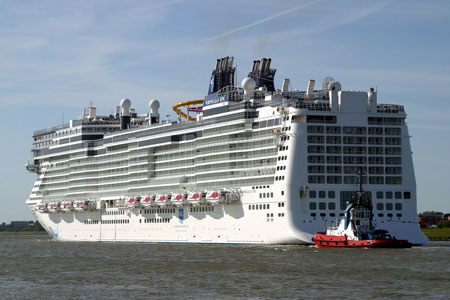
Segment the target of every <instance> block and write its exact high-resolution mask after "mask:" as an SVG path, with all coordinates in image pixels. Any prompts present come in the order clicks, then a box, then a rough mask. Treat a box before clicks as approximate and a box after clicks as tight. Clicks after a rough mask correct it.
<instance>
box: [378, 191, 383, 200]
mask: <svg viewBox="0 0 450 300" xmlns="http://www.w3.org/2000/svg"><path fill="white" fill-rule="evenodd" d="M377 199H383V192H380V191H379V192H377Z"/></svg>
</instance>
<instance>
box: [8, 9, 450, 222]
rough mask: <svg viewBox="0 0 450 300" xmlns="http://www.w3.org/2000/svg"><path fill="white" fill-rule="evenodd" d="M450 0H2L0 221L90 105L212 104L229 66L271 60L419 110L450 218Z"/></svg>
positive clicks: (426, 178) (433, 204)
mask: <svg viewBox="0 0 450 300" xmlns="http://www.w3.org/2000/svg"><path fill="white" fill-rule="evenodd" d="M449 36H450V2H448V1H332V0H321V1H313V0H305V1H303V0H296V1H294V0H278V1H265V0H258V1H237V0H228V1H217V2H216V1H211V0H209V1H207V0H197V1H196V0H191V1H189V0H174V1H163V0H158V1H132V0H126V1H119V0H104V1H90V0H84V1H83V0H80V1H56V0H54V1H49V0H40V1H17V0H0V70H1V72H0V128H1V130H0V138H1V141H2V147H1V148H0V151H1V156H0V157H1V159H2V168H0V175H1V180H0V192H1V195H2V196H1V198H0V204H1V207H2V209H1V210H0V222H9V221H11V220H24V219H31V218H32V216H31V214H30V213H29V212H28V210H27V208H26V206H25V203H24V201H25V199H26V198H27V196H28V194H29V192H30V191H31V187H32V185H33V182H34V179H35V176H34V175H33V174H28V173H26V171H25V169H24V164H25V163H26V162H27V160H29V159H30V157H31V156H30V147H31V143H32V140H31V136H32V133H33V130H37V129H42V128H45V127H50V126H53V125H56V124H60V123H61V122H62V120H63V119H64V120H66V121H67V120H69V119H72V118H76V117H77V116H78V115H79V114H80V113H81V111H82V108H83V107H85V106H87V105H88V104H89V102H90V101H93V102H94V106H96V107H97V111H98V112H99V113H105V114H107V113H111V112H112V111H113V108H114V106H116V105H118V103H119V101H120V99H122V98H125V97H127V98H129V99H131V100H132V102H133V106H134V107H136V108H137V110H138V111H140V112H142V113H144V112H146V111H147V110H148V108H147V104H148V100H149V99H153V98H156V99H159V100H160V101H161V112H162V114H164V115H165V114H172V115H173V113H172V111H171V106H172V105H173V104H174V103H176V102H178V101H180V100H189V99H199V98H202V97H203V96H204V95H205V93H206V91H207V87H208V82H209V76H210V73H211V70H212V69H213V67H214V64H215V60H216V59H217V58H220V57H223V56H234V57H235V63H236V64H237V68H238V81H240V80H242V78H244V77H245V76H246V74H247V73H248V71H249V70H250V68H251V63H252V61H253V60H254V59H260V58H262V57H271V58H272V66H273V67H274V68H277V69H278V71H277V76H276V86H277V87H280V85H281V81H282V79H283V78H290V79H291V81H292V87H293V88H298V89H302V90H304V89H305V88H306V85H307V81H308V79H316V81H318V82H321V81H322V79H323V78H324V77H325V76H327V75H331V76H333V77H334V78H335V79H337V80H339V81H340V82H341V84H342V86H343V88H344V89H355V90H368V89H369V88H370V87H372V86H374V87H377V89H378V100H379V102H384V103H398V104H403V105H405V106H406V109H407V113H408V119H407V120H408V124H409V128H410V134H411V136H412V138H411V142H412V148H413V158H414V164H415V171H416V178H417V183H418V184H417V188H418V208H419V211H424V210H439V211H446V212H450V196H449V195H450V184H449V176H448V170H449V169H450V158H449V149H450V92H449V91H447V89H448V87H449V86H450V59H449V56H448V54H449V53H450V51H449V50H450V39H449Z"/></svg>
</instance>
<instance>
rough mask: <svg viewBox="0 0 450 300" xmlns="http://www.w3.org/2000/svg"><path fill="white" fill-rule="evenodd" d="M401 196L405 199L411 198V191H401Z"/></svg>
mask: <svg viewBox="0 0 450 300" xmlns="http://www.w3.org/2000/svg"><path fill="white" fill-rule="evenodd" d="M403 198H405V199H411V192H404V193H403Z"/></svg>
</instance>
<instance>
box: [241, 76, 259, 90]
mask: <svg viewBox="0 0 450 300" xmlns="http://www.w3.org/2000/svg"><path fill="white" fill-rule="evenodd" d="M255 87H256V81H255V79H253V78H251V77H246V78H244V80H242V88H243V89H244V91H253V90H255Z"/></svg>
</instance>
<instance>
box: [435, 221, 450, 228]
mask: <svg viewBox="0 0 450 300" xmlns="http://www.w3.org/2000/svg"><path fill="white" fill-rule="evenodd" d="M436 227H437V228H450V220H444V221H442V222H439V224H437V226H436Z"/></svg>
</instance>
